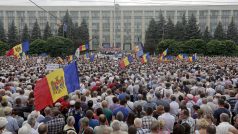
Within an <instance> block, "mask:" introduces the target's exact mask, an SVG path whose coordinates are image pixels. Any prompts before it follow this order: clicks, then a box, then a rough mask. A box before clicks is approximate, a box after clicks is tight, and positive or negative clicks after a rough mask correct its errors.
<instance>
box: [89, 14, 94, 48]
mask: <svg viewBox="0 0 238 134" xmlns="http://www.w3.org/2000/svg"><path fill="white" fill-rule="evenodd" d="M88 30H89V40H90V41H89V46H90V49H91V50H92V44H93V43H92V37H93V34H92V12H91V11H89V29H88Z"/></svg>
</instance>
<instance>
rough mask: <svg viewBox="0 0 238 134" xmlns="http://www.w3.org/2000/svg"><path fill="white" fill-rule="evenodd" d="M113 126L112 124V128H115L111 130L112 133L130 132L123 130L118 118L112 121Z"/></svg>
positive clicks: (122, 133) (124, 133) (123, 133)
mask: <svg viewBox="0 0 238 134" xmlns="http://www.w3.org/2000/svg"><path fill="white" fill-rule="evenodd" d="M111 126H112V130H113V131H112V132H111V134H128V133H127V132H125V131H121V127H120V122H119V121H118V120H114V121H112V124H111Z"/></svg>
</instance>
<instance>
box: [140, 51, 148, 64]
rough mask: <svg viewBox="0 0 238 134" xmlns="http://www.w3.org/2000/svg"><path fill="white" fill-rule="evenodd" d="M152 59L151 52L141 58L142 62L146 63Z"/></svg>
mask: <svg viewBox="0 0 238 134" xmlns="http://www.w3.org/2000/svg"><path fill="white" fill-rule="evenodd" d="M149 59H150V54H149V53H146V54H144V55H143V56H142V58H141V63H143V64H145V63H147V62H148V60H149Z"/></svg>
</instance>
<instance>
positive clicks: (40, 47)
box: [29, 39, 48, 54]
mask: <svg viewBox="0 0 238 134" xmlns="http://www.w3.org/2000/svg"><path fill="white" fill-rule="evenodd" d="M47 50H48V48H47V44H46V41H45V40H42V39H36V40H34V41H33V42H32V43H31V44H30V50H29V54H41V53H45V52H47Z"/></svg>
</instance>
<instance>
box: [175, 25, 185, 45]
mask: <svg viewBox="0 0 238 134" xmlns="http://www.w3.org/2000/svg"><path fill="white" fill-rule="evenodd" d="M183 30H184V28H183V24H182V23H181V22H179V21H178V22H177V24H176V25H175V30H174V31H175V34H174V36H175V39H176V40H178V41H181V40H183V39H184V32H183Z"/></svg>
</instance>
